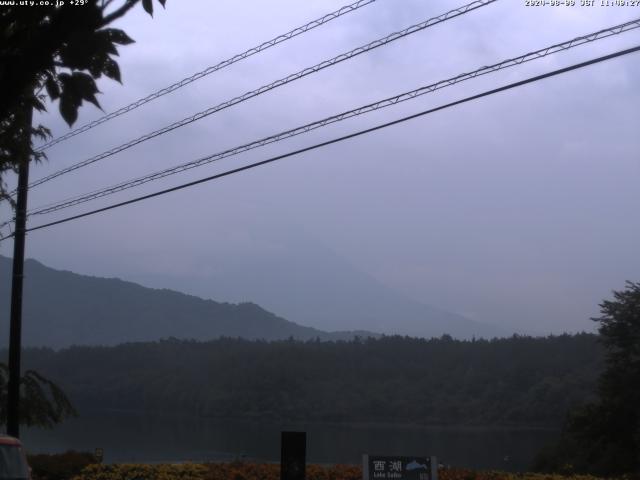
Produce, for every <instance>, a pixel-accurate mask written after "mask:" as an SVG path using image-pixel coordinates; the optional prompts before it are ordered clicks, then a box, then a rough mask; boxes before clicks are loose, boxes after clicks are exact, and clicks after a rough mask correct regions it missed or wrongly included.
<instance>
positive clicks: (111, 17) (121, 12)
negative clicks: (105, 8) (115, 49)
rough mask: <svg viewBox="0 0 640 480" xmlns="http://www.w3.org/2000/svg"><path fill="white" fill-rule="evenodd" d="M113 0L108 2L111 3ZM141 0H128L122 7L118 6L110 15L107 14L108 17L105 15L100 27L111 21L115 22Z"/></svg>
mask: <svg viewBox="0 0 640 480" xmlns="http://www.w3.org/2000/svg"><path fill="white" fill-rule="evenodd" d="M111 1H112V0H109V1H108V2H107V5H108V4H109V3H111ZM139 1H140V0H127V1H126V2H125V4H124V5H122V6H121V7H120V8H118V9H117V10H115V11H113V12H111V13H110V14H109V15H107V16H106V17H104V18H103V19H102V22H100V24H99V27H104V26H105V25H109V24H110V23H111V22H113V21H114V20H117V19H118V18H120V17H122V16H124V15H125V14H126V13H127V12H128V11H129V10H131V9H132V8H133V7H134V6H135V4H136V3H138V2H139Z"/></svg>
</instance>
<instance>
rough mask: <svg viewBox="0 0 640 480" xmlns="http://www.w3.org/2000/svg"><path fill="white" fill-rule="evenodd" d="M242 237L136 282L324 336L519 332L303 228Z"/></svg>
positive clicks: (251, 231) (246, 231) (251, 230)
mask: <svg viewBox="0 0 640 480" xmlns="http://www.w3.org/2000/svg"><path fill="white" fill-rule="evenodd" d="M239 232H241V233H242V235H245V236H246V239H244V241H239V242H237V244H236V245H233V246H228V245H227V246H225V245H224V244H222V242H221V244H218V245H216V248H215V249H212V250H211V251H210V252H208V253H207V254H206V255H204V256H200V257H198V258H197V260H194V263H193V264H192V265H188V266H185V268H183V269H181V270H182V272H189V273H181V274H168V273H162V274H159V273H158V274H147V275H141V274H137V275H136V274H134V275H131V276H130V278H131V279H132V280H133V281H136V282H139V283H141V284H143V285H147V286H150V287H156V288H160V287H163V288H172V289H175V290H179V291H182V292H187V293H190V294H192V295H197V296H199V297H202V298H211V299H215V300H221V299H224V300H226V301H233V302H241V301H247V300H250V301H252V302H256V303H258V304H260V305H262V306H264V307H265V308H267V309H269V311H272V312H274V313H276V314H277V315H281V316H283V317H285V318H287V319H289V320H291V321H293V322H297V323H300V324H303V325H309V326H312V327H314V328H319V329H322V330H329V331H331V330H372V331H375V332H381V333H385V334H392V335H393V334H398V335H410V336H416V337H426V338H430V337H440V336H441V335H443V334H449V335H452V336H453V337H455V338H469V339H470V338H471V337H473V336H475V337H483V338H493V337H502V336H508V335H511V334H512V333H513V332H508V331H504V330H502V329H500V328H498V327H495V326H492V325H487V324H483V323H480V322H475V321H472V320H469V319H468V318H465V317H463V316H462V315H458V314H456V313H452V312H448V311H446V310H442V309H439V308H436V307H433V306H430V305H426V304H424V303H420V302H418V301H416V300H413V299H411V298H408V297H406V296H404V295H403V294H402V293H400V292H397V291H396V290H394V289H392V288H390V287H388V286H386V285H384V284H382V283H381V282H379V281H378V280H377V279H376V278H374V277H372V276H371V275H368V274H367V273H365V272H363V271H361V270H359V269H358V268H356V267H355V266H353V265H351V264H350V263H349V262H348V261H347V260H345V259H344V258H342V257H341V256H340V255H338V254H336V253H335V252H333V251H331V250H330V249H328V248H326V247H324V246H323V245H322V244H321V243H319V242H317V241H315V240H314V239H313V238H311V237H310V236H308V235H306V234H304V233H303V232H301V231H298V230H296V229H292V228H288V229H280V228H275V227H273V226H267V227H260V226H255V225H252V226H251V227H245V226H244V225H243V226H242V230H239ZM242 235H240V234H238V237H239V238H243V237H242Z"/></svg>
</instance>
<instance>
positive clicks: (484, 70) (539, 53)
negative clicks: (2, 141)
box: [28, 18, 640, 216]
mask: <svg viewBox="0 0 640 480" xmlns="http://www.w3.org/2000/svg"><path fill="white" fill-rule="evenodd" d="M639 27H640V18H638V19H636V20H632V21H629V22H625V23H622V24H619V25H615V26H613V27H610V28H606V29H602V30H599V31H596V32H593V33H590V34H588V35H583V36H581V37H577V38H574V39H572V40H568V41H566V42H562V43H558V44H555V45H551V46H548V47H545V48H542V49H540V50H536V51H533V52H529V53H526V54H524V55H520V56H518V57H514V58H510V59H508V60H503V61H501V62H498V63H495V64H493V65H489V66H484V67H480V68H478V69H476V70H473V71H471V72H468V73H462V74H460V75H457V76H455V77H451V78H448V79H446V80H440V81H438V82H435V83H432V84H430V85H426V86H423V87H420V88H417V89H415V90H411V91H409V92H405V93H401V94H399V95H395V96H393V97H388V98H385V99H383V100H379V101H377V102H374V103H369V104H367V105H364V106H361V107H358V108H355V109H352V110H348V111H346V112H342V113H339V114H337V115H333V116H330V117H327V118H324V119H322V120H317V121H315V122H312V123H308V124H306V125H303V126H300V127H296V128H293V129H290V130H286V131H284V132H280V133H277V134H275V135H271V136H269V137H265V138H261V139H259V140H254V141H252V142H250V143H246V144H244V145H240V146H237V147H234V148H230V149H227V150H224V151H221V152H218V153H215V154H212V155H207V156H205V157H202V158H199V159H196V160H192V161H190V162H187V163H183V164H181V165H177V166H174V167H170V168H166V169H164V170H160V171H158V172H155V173H151V174H148V175H144V176H142V177H138V178H135V179H132V180H127V181H125V182H122V183H119V184H116V185H112V186H110V187H106V188H103V189H100V190H95V191H93V192H89V193H85V194H82V195H79V196H75V197H73V198H69V199H66V200H63V201H59V202H56V203H51V204H48V205H45V206H41V207H38V208H35V209H33V210H32V211H30V212H28V214H29V216H31V215H43V214H47V213H52V212H55V211H58V210H62V209H64V208H69V207H72V206H75V205H79V204H81V203H85V202H88V201H91V200H94V199H97V198H101V197H105V196H107V195H111V194H114V193H117V192H121V191H123V190H127V189H129V188H133V187H137V186H140V185H143V184H145V183H148V182H151V181H154V180H158V179H161V178H164V177H167V176H169V175H173V174H176V173H180V172H183V171H186V170H190V169H192V168H196V167H200V166H202V165H205V164H208V163H212V162H215V161H217V160H221V159H223V158H228V157H231V156H235V155H238V154H240V153H244V152H247V151H249V150H253V149H255V148H259V147H262V146H265V145H269V144H271V143H275V142H278V141H281V140H284V139H287V138H291V137H294V136H297V135H300V134H303V133H307V132H310V131H312V130H316V129H318V128H322V127H325V126H327V125H330V124H333V123H336V122H340V121H343V120H346V119H348V118H352V117H356V116H359V115H363V114H366V113H369V112H372V111H375V110H379V109H382V108H386V107H389V106H392V105H396V104H398V103H401V102H405V101H407V100H412V99H414V98H417V97H419V96H422V95H425V94H427V93H431V92H434V91H436V90H440V89H442V88H446V87H449V86H452V85H455V84H457V83H460V82H463V81H466V80H470V79H473V78H476V77H479V76H481V75H486V74H488V73H492V72H496V71H499V70H502V69H505V68H510V67H514V66H517V65H520V64H522V63H525V62H529V61H531V60H536V59H539V58H543V57H546V56H548V55H552V54H554V53H558V52H561V51H565V50H568V49H570V48H574V47H577V46H579V45H584V44H585V43H590V42H594V41H596V40H600V39H603V38H606V37H609V36H612V35H617V34H620V33H622V32H626V31H629V30H632V29H636V28H639Z"/></svg>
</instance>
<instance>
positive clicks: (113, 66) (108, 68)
mask: <svg viewBox="0 0 640 480" xmlns="http://www.w3.org/2000/svg"><path fill="white" fill-rule="evenodd" d="M102 71H103V72H104V74H105V75H106V76H107V77H109V78H111V79H113V80H115V81H117V82H120V83H122V79H121V78H120V67H118V64H117V63H116V62H115V61H114V60H112V59H111V58H107V59H106V60H105V62H104V65H103V67H102Z"/></svg>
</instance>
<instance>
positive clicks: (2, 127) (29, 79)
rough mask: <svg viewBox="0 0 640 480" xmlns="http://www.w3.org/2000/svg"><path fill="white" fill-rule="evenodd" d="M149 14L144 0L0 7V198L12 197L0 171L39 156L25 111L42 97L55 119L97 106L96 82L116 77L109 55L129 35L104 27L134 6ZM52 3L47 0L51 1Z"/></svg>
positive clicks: (36, 130) (69, 118)
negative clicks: (53, 107) (55, 107)
mask: <svg viewBox="0 0 640 480" xmlns="http://www.w3.org/2000/svg"><path fill="white" fill-rule="evenodd" d="M140 1H142V6H143V8H144V9H145V10H146V11H147V12H148V13H149V14H150V15H151V14H153V4H152V1H151V0H123V1H122V2H116V0H106V1H105V0H87V1H86V3H85V4H83V5H70V4H69V3H70V2H67V5H62V6H56V7H54V6H20V5H16V6H5V7H3V8H2V9H0V37H1V38H2V41H1V42H0V112H2V113H1V114H0V200H2V199H4V200H8V201H9V202H10V203H11V204H12V205H13V199H12V198H11V196H10V195H9V194H8V192H7V191H6V185H5V182H4V180H3V174H4V173H6V172H7V171H16V170H17V166H18V162H19V159H21V158H30V159H31V158H33V159H35V160H40V159H42V158H44V154H43V153H42V152H37V151H35V150H34V149H33V146H32V142H31V139H32V137H34V136H35V137H39V138H42V139H46V138H48V137H49V136H50V131H49V130H48V129H47V128H46V127H45V126H43V125H38V126H37V127H32V126H31V124H30V122H29V119H30V117H31V115H30V113H29V112H30V111H31V110H32V109H35V110H38V111H43V110H45V99H46V97H47V96H48V97H49V99H50V100H51V101H56V100H57V101H59V110H60V114H61V115H62V118H64V120H65V121H66V122H67V123H68V124H69V125H72V124H73V123H74V122H75V121H76V119H77V118H78V109H79V108H80V106H81V105H82V104H83V102H85V101H86V102H89V103H92V104H94V105H95V106H96V107H100V104H99V102H98V99H97V98H96V94H98V93H99V91H98V87H97V85H96V82H95V81H96V80H97V79H99V78H101V77H102V76H103V75H104V76H106V77H108V78H111V79H113V80H116V81H118V82H120V81H121V75H120V69H119V67H118V63H117V62H116V61H115V59H114V57H115V56H117V55H118V49H117V46H119V45H128V44H130V43H133V40H132V39H131V38H130V37H129V36H128V35H127V34H126V33H125V32H124V31H122V30H120V29H116V28H107V26H108V25H110V24H111V23H112V22H114V21H115V20H117V19H119V18H121V17H122V16H124V15H125V14H126V13H127V12H128V11H129V10H131V8H133V7H134V6H135V5H136V4H137V3H139V2H140ZM165 1H166V0H158V2H159V3H160V4H161V5H163V6H164V4H165ZM51 3H53V2H51Z"/></svg>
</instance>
